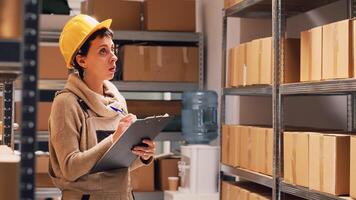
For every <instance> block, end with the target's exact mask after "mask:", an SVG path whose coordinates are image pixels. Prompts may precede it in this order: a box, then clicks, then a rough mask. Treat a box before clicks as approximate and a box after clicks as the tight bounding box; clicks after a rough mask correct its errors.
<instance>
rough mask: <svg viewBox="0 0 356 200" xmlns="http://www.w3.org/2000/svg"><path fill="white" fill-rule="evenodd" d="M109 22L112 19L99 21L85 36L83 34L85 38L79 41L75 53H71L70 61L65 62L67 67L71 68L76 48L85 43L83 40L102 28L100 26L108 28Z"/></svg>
mask: <svg viewBox="0 0 356 200" xmlns="http://www.w3.org/2000/svg"><path fill="white" fill-rule="evenodd" d="M111 23H112V19H107V20H104V21H102V22H100V23H99V24H97V25H96V26H95V27H94V28H93V29H92V30H91V31H90V32H89V34H88V35H87V36H85V38H84V39H83V41H82V42H81V43H79V45H78V46H77V48H76V51H75V53H73V55H72V57H71V59H70V62H69V63H67V68H69V69H72V68H73V65H72V64H73V59H74V57H75V56H76V54H77V52H78V50H79V49H80V47H81V46H82V45H83V44H84V43H85V41H87V39H88V38H89V37H90V36H91V35H92V34H93V33H94V32H95V31H97V30H99V29H102V28H107V29H110V26H111Z"/></svg>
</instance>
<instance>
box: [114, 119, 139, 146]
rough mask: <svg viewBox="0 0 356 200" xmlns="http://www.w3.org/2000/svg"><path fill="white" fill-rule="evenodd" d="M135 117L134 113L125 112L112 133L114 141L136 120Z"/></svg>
mask: <svg viewBox="0 0 356 200" xmlns="http://www.w3.org/2000/svg"><path fill="white" fill-rule="evenodd" d="M136 119H137V117H136V115H134V114H131V113H130V114H127V115H126V116H125V117H123V118H121V119H120V122H119V125H118V126H117V128H116V131H115V132H114V133H113V136H112V139H113V142H114V143H115V142H116V141H117V140H118V139H119V138H120V137H121V135H122V134H123V133H124V132H125V131H126V130H127V129H128V128H129V126H130V125H131V124H132V123H134V122H135V121H136Z"/></svg>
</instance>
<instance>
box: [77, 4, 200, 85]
mask: <svg viewBox="0 0 356 200" xmlns="http://www.w3.org/2000/svg"><path fill="white" fill-rule="evenodd" d="M82 12H83V13H86V14H89V15H92V16H94V17H96V18H97V19H98V20H104V19H108V18H112V19H113V24H112V29H113V30H147V31H175V32H195V25H196V24H195V21H196V20H195V17H196V16H195V0H183V1H182V0H169V1H167V0H145V1H143V2H142V1H127V0H105V1H101V0H100V1H99V0H89V1H85V2H83V3H82ZM142 17H143V18H142ZM120 52H121V53H120V55H122V56H123V57H122V59H119V61H120V60H121V61H122V63H120V65H121V66H122V80H124V81H165V82H198V77H199V74H198V72H199V67H198V66H199V61H198V58H199V52H198V48H197V47H181V46H146V45H145V46H143V45H139V44H138V45H125V46H123V47H122V48H120ZM119 77H120V75H119ZM120 78H121V77H120Z"/></svg>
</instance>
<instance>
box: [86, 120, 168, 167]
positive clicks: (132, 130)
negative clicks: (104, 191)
mask: <svg viewBox="0 0 356 200" xmlns="http://www.w3.org/2000/svg"><path fill="white" fill-rule="evenodd" d="M172 118H173V116H168V115H167V114H166V115H162V116H152V117H147V118H145V119H137V120H136V121H135V122H134V123H133V124H131V126H130V127H129V128H128V129H127V130H126V131H125V132H124V133H123V134H122V136H121V137H120V139H119V140H118V141H117V142H116V143H114V144H113V145H112V146H111V147H110V148H109V150H108V151H107V152H106V153H105V154H104V155H103V157H101V158H100V160H99V161H98V162H97V163H96V164H95V166H94V167H93V168H92V169H91V170H90V173H96V172H103V171H109V170H114V169H120V168H127V167H130V166H131V164H132V162H133V161H134V160H135V159H136V158H137V155H135V154H133V153H132V152H131V149H132V148H133V147H134V146H136V145H139V144H141V143H142V140H143V139H151V140H154V138H155V137H156V136H157V135H158V134H159V133H160V132H161V131H162V130H163V129H164V127H165V126H166V125H167V124H168V122H169V121H170V120H171V119H172Z"/></svg>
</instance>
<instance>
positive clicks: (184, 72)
mask: <svg viewBox="0 0 356 200" xmlns="http://www.w3.org/2000/svg"><path fill="white" fill-rule="evenodd" d="M182 59H183V66H182V67H183V68H184V69H183V70H180V77H181V79H182V80H184V79H185V78H184V77H185V76H186V75H188V73H187V68H188V64H189V60H188V48H187V47H183V48H182Z"/></svg>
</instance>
